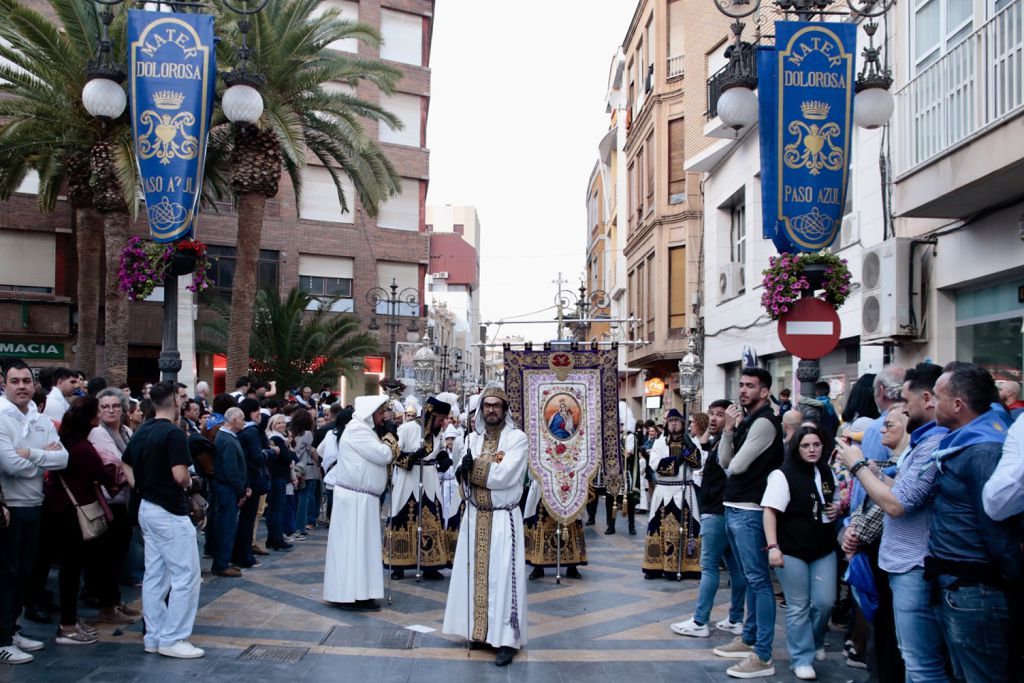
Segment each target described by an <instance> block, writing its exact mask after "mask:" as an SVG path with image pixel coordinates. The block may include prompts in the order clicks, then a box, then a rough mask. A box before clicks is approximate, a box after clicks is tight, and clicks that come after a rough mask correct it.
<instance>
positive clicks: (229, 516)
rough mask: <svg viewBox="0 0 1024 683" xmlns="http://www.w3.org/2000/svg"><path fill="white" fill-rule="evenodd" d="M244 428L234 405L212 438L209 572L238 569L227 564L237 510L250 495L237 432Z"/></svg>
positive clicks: (241, 415)
mask: <svg viewBox="0 0 1024 683" xmlns="http://www.w3.org/2000/svg"><path fill="white" fill-rule="evenodd" d="M243 429H245V413H243V412H242V409H241V408H239V407H237V406H234V407H231V408H228V409H227V411H226V412H225V413H224V426H223V427H222V428H221V429H219V430H218V431H217V436H216V438H215V439H214V447H215V448H216V451H215V455H214V464H213V505H214V508H215V509H216V513H215V514H214V517H213V520H214V524H213V526H214V545H213V570H212V571H213V573H214V574H216V575H217V576H227V577H232V578H238V577H240V576H241V575H242V570H241V569H239V568H238V567H232V566H230V564H229V562H230V561H231V551H232V549H233V548H234V545H235V533H236V532H237V531H238V509H239V508H240V507H242V505H243V504H244V503H245V501H246V499H247V498H248V497H249V496H251V495H252V489H250V488H249V486H248V480H247V479H246V470H245V454H244V453H243V451H242V445H241V444H240V443H239V441H238V433H239V432H241V431H242V430H243Z"/></svg>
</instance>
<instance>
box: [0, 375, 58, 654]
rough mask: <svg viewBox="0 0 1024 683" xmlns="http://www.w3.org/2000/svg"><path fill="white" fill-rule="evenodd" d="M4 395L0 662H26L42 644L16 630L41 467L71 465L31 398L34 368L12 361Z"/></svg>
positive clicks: (0, 414)
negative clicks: (4, 519) (5, 516)
mask: <svg viewBox="0 0 1024 683" xmlns="http://www.w3.org/2000/svg"><path fill="white" fill-rule="evenodd" d="M4 380H5V382H6V385H5V388H4V396H3V398H0V486H2V487H3V491H4V496H5V497H6V499H7V508H8V509H9V510H10V521H9V522H8V524H7V527H6V528H3V529H0V663H4V664H27V663H28V662H31V661H32V655H30V654H28V652H31V651H33V650H39V649H42V647H43V644H42V643H41V642H39V641H37V640H32V639H31V638H26V637H24V636H22V635H21V634H20V633H19V632H18V626H17V623H18V617H20V616H21V610H22V607H23V606H24V592H25V587H26V585H27V582H28V576H29V573H30V572H31V570H32V562H33V560H34V559H35V556H36V545H37V544H38V542H39V530H40V520H41V518H42V509H43V473H44V472H45V471H46V470H62V469H64V468H65V467H67V465H68V452H67V451H66V450H65V449H64V446H62V445H61V443H60V438H59V437H58V436H57V430H56V429H54V426H53V422H52V421H51V420H50V418H49V417H48V416H46V415H43V414H40V413H39V412H38V410H37V409H36V405H35V403H33V402H32V394H33V393H34V392H35V382H34V380H33V378H32V370H31V369H30V368H29V367H28V365H26V364H25V363H24V362H22V361H14V362H12V363H10V364H9V365H8V366H7V370H6V372H5V373H4Z"/></svg>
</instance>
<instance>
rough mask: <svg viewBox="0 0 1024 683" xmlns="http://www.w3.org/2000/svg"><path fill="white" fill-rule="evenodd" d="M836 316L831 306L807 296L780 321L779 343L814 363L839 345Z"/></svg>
mask: <svg viewBox="0 0 1024 683" xmlns="http://www.w3.org/2000/svg"><path fill="white" fill-rule="evenodd" d="M840 329H841V325H840V323H839V314H837V313H836V309H834V308H832V305H831V304H829V303H826V302H825V301H822V300H821V299H819V298H817V297H813V296H807V297H804V298H802V299H800V300H799V301H797V302H796V303H795V304H793V307H792V308H790V309H789V311H787V312H786V313H783V314H782V317H781V318H779V340H780V341H781V342H782V346H784V347H785V349H786V350H787V351H789V352H790V353H791V354H793V355H794V356H796V357H797V358H804V359H806V360H815V359H818V358H821V357H822V356H827V355H828V354H830V353H832V349H834V348H836V344H838V343H839V332H840Z"/></svg>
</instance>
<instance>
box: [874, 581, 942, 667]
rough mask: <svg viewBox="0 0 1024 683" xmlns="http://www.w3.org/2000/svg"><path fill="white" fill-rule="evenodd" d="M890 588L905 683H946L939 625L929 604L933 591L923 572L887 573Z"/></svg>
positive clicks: (940, 627)
mask: <svg viewBox="0 0 1024 683" xmlns="http://www.w3.org/2000/svg"><path fill="white" fill-rule="evenodd" d="M889 587H890V588H891V589H892V606H893V615H894V616H895V618H896V640H897V641H898V642H899V644H900V652H901V653H902V654H903V663H904V664H905V665H906V670H907V676H906V680H907V683H948V681H949V677H948V676H947V675H946V647H945V643H944V640H943V636H942V626H940V625H939V620H938V618H937V617H936V615H935V608H934V607H932V605H931V590H932V588H931V584H930V583H928V582H927V581H925V578H924V569H920V568H918V569H911V570H910V571H908V572H904V573H902V574H889Z"/></svg>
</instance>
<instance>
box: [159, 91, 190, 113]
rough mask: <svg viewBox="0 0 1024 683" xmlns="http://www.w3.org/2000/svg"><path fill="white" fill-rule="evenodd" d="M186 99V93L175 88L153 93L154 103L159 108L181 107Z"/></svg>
mask: <svg viewBox="0 0 1024 683" xmlns="http://www.w3.org/2000/svg"><path fill="white" fill-rule="evenodd" d="M184 101H185V94H184V93H180V92H175V91H173V90H160V91H158V92H155V93H153V104H155V105H156V108H157V109H180V108H181V103H182V102H184Z"/></svg>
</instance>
